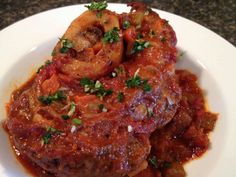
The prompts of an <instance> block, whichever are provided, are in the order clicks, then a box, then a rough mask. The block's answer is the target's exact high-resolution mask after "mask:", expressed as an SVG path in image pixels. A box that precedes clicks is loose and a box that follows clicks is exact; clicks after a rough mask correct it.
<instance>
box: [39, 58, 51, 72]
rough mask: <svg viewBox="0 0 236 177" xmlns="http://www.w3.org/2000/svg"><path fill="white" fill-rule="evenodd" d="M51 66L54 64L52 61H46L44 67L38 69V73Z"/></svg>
mask: <svg viewBox="0 0 236 177" xmlns="http://www.w3.org/2000/svg"><path fill="white" fill-rule="evenodd" d="M50 64H52V61H50V60H47V61H45V63H44V65H42V66H40V67H39V68H38V70H37V73H39V72H40V71H41V70H42V69H43V68H45V67H46V66H48V65H50Z"/></svg>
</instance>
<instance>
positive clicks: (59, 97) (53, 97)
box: [38, 90, 66, 105]
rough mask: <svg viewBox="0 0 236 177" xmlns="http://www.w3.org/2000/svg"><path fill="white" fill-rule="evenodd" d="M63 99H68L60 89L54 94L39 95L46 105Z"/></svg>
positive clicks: (39, 98)
mask: <svg viewBox="0 0 236 177" xmlns="http://www.w3.org/2000/svg"><path fill="white" fill-rule="evenodd" d="M63 99H66V96H65V95H64V93H63V92H62V91H61V90H59V91H57V92H56V93H55V94H54V95H50V94H49V95H48V96H39V97H38V100H39V101H40V102H41V103H43V104H46V105H49V104H51V103H52V102H53V101H61V100H63Z"/></svg>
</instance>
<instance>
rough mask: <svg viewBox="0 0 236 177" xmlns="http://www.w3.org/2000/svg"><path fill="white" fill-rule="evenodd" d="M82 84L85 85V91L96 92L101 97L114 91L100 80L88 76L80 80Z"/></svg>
mask: <svg viewBox="0 0 236 177" xmlns="http://www.w3.org/2000/svg"><path fill="white" fill-rule="evenodd" d="M80 85H82V86H84V91H85V92H86V93H91V94H95V95H96V96H97V97H99V98H100V99H103V97H105V96H107V95H110V94H112V93H113V91H112V90H111V89H105V88H104V86H103V85H102V83H101V82H100V81H98V80H97V81H96V82H95V81H93V80H91V79H88V78H83V79H81V80H80Z"/></svg>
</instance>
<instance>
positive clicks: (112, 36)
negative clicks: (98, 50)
mask: <svg viewBox="0 0 236 177" xmlns="http://www.w3.org/2000/svg"><path fill="white" fill-rule="evenodd" d="M118 41H120V36H119V29H118V28H117V27H114V28H113V29H112V30H110V31H108V32H106V33H105V34H104V37H103V38H102V42H103V43H104V44H106V43H107V42H109V43H114V42H118Z"/></svg>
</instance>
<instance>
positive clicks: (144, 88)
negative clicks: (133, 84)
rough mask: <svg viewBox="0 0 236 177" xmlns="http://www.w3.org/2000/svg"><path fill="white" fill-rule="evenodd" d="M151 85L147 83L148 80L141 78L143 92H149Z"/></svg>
mask: <svg viewBox="0 0 236 177" xmlns="http://www.w3.org/2000/svg"><path fill="white" fill-rule="evenodd" d="M151 89H152V88H151V86H150V84H148V80H146V79H145V80H143V90H144V91H145V92H149V91H151Z"/></svg>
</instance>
